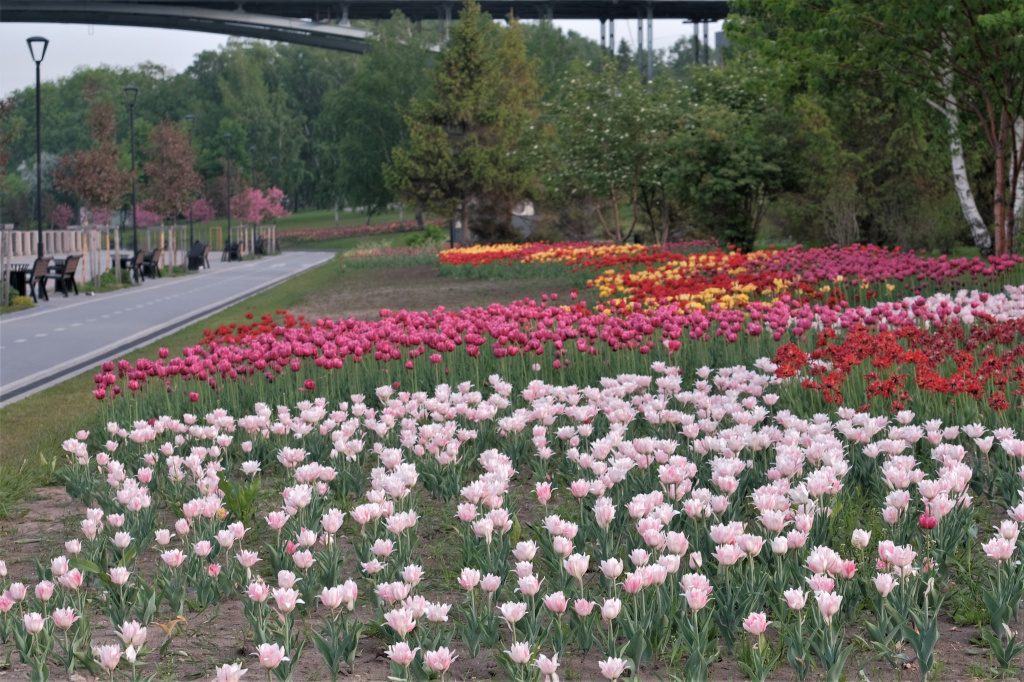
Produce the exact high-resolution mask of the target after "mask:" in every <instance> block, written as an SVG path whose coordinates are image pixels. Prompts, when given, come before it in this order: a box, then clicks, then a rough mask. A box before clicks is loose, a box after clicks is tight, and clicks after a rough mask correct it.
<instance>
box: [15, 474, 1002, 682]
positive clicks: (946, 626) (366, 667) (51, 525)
mask: <svg viewBox="0 0 1024 682" xmlns="http://www.w3.org/2000/svg"><path fill="white" fill-rule="evenodd" d="M436 511H437V512H438V513H447V510H442V509H440V508H439V509H438V510H436ZM84 512H85V508H84V506H83V505H82V504H81V503H79V502H78V501H76V500H74V499H72V498H70V497H69V496H68V495H67V493H66V492H65V491H64V490H63V489H61V488H59V487H56V486H52V487H46V488H40V489H38V490H37V491H36V494H35V496H34V497H33V499H30V500H26V501H24V502H22V503H20V504H19V505H18V508H17V511H16V513H15V514H14V515H13V516H12V518H10V519H7V520H5V521H2V522H0V556H2V557H3V559H4V560H5V561H6V562H7V568H8V572H9V576H8V580H10V581H16V580H20V581H23V582H25V583H27V584H34V583H35V582H36V580H37V577H36V560H39V561H40V562H42V563H43V564H44V565H46V564H48V563H49V560H50V558H51V557H54V556H57V555H59V554H63V553H64V540H65V539H67V538H71V537H76V536H77V535H78V533H77V528H78V523H79V521H80V520H81V519H82V518H83V515H84ZM424 530H425V531H426V532H424V533H423V536H422V537H421V540H420V549H421V551H422V559H423V564H424V567H425V568H426V569H427V574H428V575H435V576H440V574H443V573H444V572H445V570H444V569H445V567H446V566H445V564H450V561H451V553H450V551H446V549H445V547H444V543H443V542H442V539H441V538H440V537H435V534H433V533H431V532H429V531H428V530H427V529H426V527H425V528H424ZM354 564H355V562H354V561H349V562H348V565H349V566H352V565H354ZM447 568H448V569H449V571H450V570H452V569H451V567H450V566H448V567H447ZM442 580H443V579H442ZM435 587H436V588H440V589H441V592H442V596H443V598H444V599H446V600H447V601H450V602H453V603H454V602H457V601H458V600H459V599H460V598H461V595H460V594H459V593H458V592H457V591H450V589H448V590H446V589H444V588H445V585H442V584H436V585H435ZM430 591H431V592H432V593H434V594H436V592H435V591H434V590H430ZM358 611H363V612H364V613H363V614H362V619H364V620H365V619H366V618H368V617H369V616H370V613H369V609H368V607H362V608H361V609H359V610H358ZM358 611H357V614H356V617H357V618H358V617H360V614H359V613H358ZM168 619H169V616H167V615H166V614H160V615H158V616H157V619H156V620H157V622H164V623H165V624H166V621H167V620H168ZM92 624H93V630H94V641H96V642H97V643H110V642H114V641H116V633H115V630H114V627H113V626H112V625H111V624H110V623H109V621H107V620H106V618H105V615H104V614H103V613H102V612H99V611H97V612H96V613H93V614H92ZM847 634H848V636H852V635H853V634H860V635H862V636H863V635H864V633H863V629H862V628H861V627H859V626H858V627H856V628H851V629H850V631H849V632H848V633H847ZM162 641H163V632H162V631H161V630H160V628H159V627H157V626H156V624H155V623H154V624H153V625H152V626H151V627H150V628H149V646H150V647H151V648H153V649H156V648H158V647H159V646H160V644H161V643H162ZM848 641H849V640H848ZM977 642H978V630H977V628H976V627H973V626H960V627H958V626H956V625H955V624H954V623H953V622H952V621H950V620H948V619H944V620H943V621H942V622H941V623H940V638H939V644H938V647H937V653H936V661H937V664H936V666H935V668H934V669H933V673H932V676H931V678H930V679H932V680H950V681H960V680H983V679H995V678H994V677H993V675H992V673H991V671H990V666H991V662H990V660H989V656H988V653H987V650H986V649H985V647H984V646H983V645H982V646H978V644H977ZM454 649H455V650H456V652H457V653H458V654H459V659H458V661H457V662H456V664H455V665H454V666H453V669H452V672H453V673H454V676H451V675H450V676H449V678H448V679H453V680H490V679H503V677H504V676H503V673H502V670H501V668H500V667H499V666H498V664H497V663H496V662H495V661H494V660H493V658H492V656H491V655H490V653H488V652H482V653H481V654H480V655H479V656H478V657H477V658H475V659H471V658H469V656H468V654H467V652H466V650H465V648H464V647H463V646H462V645H461V644H458V643H456V644H455V646H454ZM253 651H254V649H253V645H252V635H251V632H250V629H249V625H248V623H247V622H246V620H245V618H244V616H243V613H242V601H241V599H231V600H228V601H226V602H224V603H222V604H220V605H219V606H218V607H211V608H209V609H207V610H206V611H204V612H202V613H199V614H190V615H189V616H188V624H187V626H186V627H185V628H184V633H181V634H179V635H178V636H176V637H175V639H174V640H173V642H172V644H171V645H170V647H169V652H168V655H167V656H166V657H165V658H164V659H162V660H159V659H158V656H157V653H155V652H153V653H150V654H149V655H148V656H147V658H146V664H145V665H143V666H140V672H144V673H145V674H152V673H155V674H156V675H157V679H161V680H182V679H210V678H211V677H212V675H211V672H212V670H213V668H214V667H216V666H219V665H221V664H224V663H232V662H235V661H245V662H247V665H249V666H250V667H252V666H255V659H253V658H252V656H251V654H252V653H253ZM384 651H385V645H384V643H383V642H381V641H380V640H377V639H374V638H364V639H363V640H362V642H361V645H360V652H359V655H358V657H357V659H356V671H355V673H354V674H351V673H346V674H343V675H342V678H341V679H344V680H346V681H350V682H368V681H378V680H380V681H383V680H386V679H387V678H388V675H389V669H388V660H387V657H386V655H385V653H384ZM11 652H12V643H11V642H8V643H7V644H0V680H5V679H9V680H19V679H26V678H27V673H28V668H27V666H25V665H23V664H21V663H19V662H18V657H17V654H14V655H13V656H11V658H10V660H11V665H10V667H7V668H5V667H3V664H2V661H3V660H6V659H7V658H8V655H9V654H10V653H11ZM906 653H907V654H908V655H909V656H911V657H912V656H913V652H911V651H910V650H909V648H908V649H906ZM562 658H563V660H562V671H561V672H562V678H563V679H566V680H600V679H603V678H602V677H601V674H600V670H599V668H598V665H597V662H598V660H599V659H600V658H601V656H600V654H599V653H598V652H597V650H596V649H592V650H591V651H590V652H589V653H588V654H587V655H586V656H581V655H580V654H579V652H578V651H576V652H570V654H569V655H568V656H563V657H562ZM870 659H871V654H870V652H868V651H867V650H865V649H863V648H859V647H858V648H857V649H855V650H854V652H853V654H852V655H851V656H850V663H849V665H848V669H847V672H846V679H847V680H855V679H867V680H870V681H872V682H874V681H877V680H886V681H888V680H893V681H895V680H904V679H905V680H915V679H918V675H919V673H918V671H917V670H916V666H915V665H914V664H910V665H908V666H906V667H905V668H904V669H903V670H894V669H893V668H891V667H890V666H888V665H887V664H886V663H884V662H882V661H871V660H870ZM1018 665H1020V663H1018ZM862 666H863V668H864V669H863V673H860V672H859V670H860V668H861V667H862ZM260 673H261V671H260V670H258V668H253V669H252V670H251V673H250V677H249V678H248V679H253V680H259V679H261V674H260ZM710 673H711V679H712V680H741V679H744V675H743V673H742V671H741V669H740V667H739V665H738V664H737V661H736V658H735V656H732V655H724V654H723V658H722V659H720V660H719V661H718V662H717V663H715V664H714V666H713V667H712V669H711V671H710ZM816 673H817V674H815V673H812V675H811V676H810V677H809V678H808V679H813V680H816V679H821V675H820V671H816ZM861 674H863V677H862V676H861ZM673 675H675V676H676V679H680V680H682V679H684V678H683V672H682V670H681V668H673V669H668V668H666V666H664V665H663V664H659V665H656V666H644V667H642V668H641V670H640V671H639V679H645V680H655V679H662V680H671V679H673ZM294 678H295V680H296V682H299V681H301V680H323V679H329V677H328V676H327V674H326V671H325V670H324V668H323V667H322V663H321V659H320V655H319V652H317V651H316V649H315V648H313V647H312V646H311V645H308V646H307V649H306V651H305V653H304V654H303V658H302V660H301V661H300V664H299V666H298V667H297V669H296V670H295V675H294ZM50 679H51V680H55V681H57V682H83V681H92V680H94V679H96V678H94V677H92V676H91V675H89V674H88V672H86V671H80V672H76V673H74V674H73V675H71V676H68V675H66V674H65V673H64V672H63V671H62V670H58V669H53V670H52V674H51V677H50ZM769 679H770V680H773V681H783V680H785V681H787V682H788V681H789V680H795V679H796V676H795V675H794V673H793V671H792V670H791V669H790V668H789V667H788V665H785V664H783V665H780V666H779V667H778V668H776V670H775V671H774V672H773V674H772V675H771V676H770V677H769Z"/></svg>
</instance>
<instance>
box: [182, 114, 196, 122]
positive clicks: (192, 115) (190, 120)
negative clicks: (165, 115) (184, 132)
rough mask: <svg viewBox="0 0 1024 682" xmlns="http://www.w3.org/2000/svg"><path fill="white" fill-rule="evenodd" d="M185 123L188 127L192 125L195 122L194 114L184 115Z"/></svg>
mask: <svg viewBox="0 0 1024 682" xmlns="http://www.w3.org/2000/svg"><path fill="white" fill-rule="evenodd" d="M185 121H186V122H187V124H188V125H192V124H194V123H195V122H196V116H195V114H185Z"/></svg>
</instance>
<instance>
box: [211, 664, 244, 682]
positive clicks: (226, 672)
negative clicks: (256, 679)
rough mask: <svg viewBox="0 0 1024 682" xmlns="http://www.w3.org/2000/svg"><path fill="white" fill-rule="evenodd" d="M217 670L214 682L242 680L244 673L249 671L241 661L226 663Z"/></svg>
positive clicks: (239, 681) (236, 681) (238, 681)
mask: <svg viewBox="0 0 1024 682" xmlns="http://www.w3.org/2000/svg"><path fill="white" fill-rule="evenodd" d="M216 670H217V677H216V678H215V681H214V682H241V680H242V675H244V674H245V673H246V672H248V671H247V670H246V669H245V668H243V667H242V664H241V663H225V664H224V665H222V666H220V667H219V668H217V669H216Z"/></svg>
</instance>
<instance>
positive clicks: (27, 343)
mask: <svg viewBox="0 0 1024 682" xmlns="http://www.w3.org/2000/svg"><path fill="white" fill-rule="evenodd" d="M333 256H334V254H333V253H332V252H325V251H291V252H285V253H283V254H281V255H279V256H272V257H266V258H262V259H260V260H252V261H243V262H241V263H221V262H214V263H211V265H212V267H211V268H210V269H209V270H204V271H201V272H199V273H196V274H193V275H189V276H187V277H173V278H172V277H165V278H163V279H157V280H150V279H147V280H146V281H145V282H144V283H143V284H142V285H141V286H138V287H132V288H131V289H127V290H125V291H120V292H117V293H110V294H102V295H98V296H85V295H82V296H75V295H73V294H72V295H71V296H70V297H68V298H64V297H63V296H62V295H60V294H50V300H49V302H46V301H43V302H41V303H40V305H39V306H38V307H37V308H34V309H32V310H27V311H24V312H19V313H11V314H8V315H4V316H3V317H2V318H0V407H2V406H4V405H7V404H9V403H12V402H15V401H16V400H20V399H21V398H24V397H25V396H27V395H31V394H32V393H35V392H36V391H40V390H42V389H44V388H46V387H48V386H51V385H53V384H55V383H58V382H60V381H64V380H65V379H68V378H71V377H73V376H75V375H76V374H78V373H80V372H82V371H84V370H87V369H90V368H92V367H94V366H96V365H97V364H99V363H101V362H103V361H105V360H110V359H115V358H117V357H119V356H121V355H123V354H124V353H126V352H128V351H130V350H131V349H133V348H138V347H140V346H144V345H146V344H148V343H152V342H153V341H154V340H156V339H158V338H160V337H162V336H166V335H167V334H170V333H173V332H174V331H177V330H178V329H182V328H184V327H186V326H188V325H190V324H192V323H194V322H196V321H197V320H200V319H202V318H204V317H206V316H208V315H211V314H212V313H215V312H217V311H218V310H223V309H224V308H227V307H228V306H231V305H234V304H235V303H238V302H239V301H241V300H243V299H246V298H248V297H250V296H252V295H254V294H257V293H259V292H260V291H263V290H264V289H268V288H270V287H272V286H274V285H275V284H279V283H281V282H283V281H285V280H286V279H289V278H291V277H294V276H295V275H297V274H299V273H300V272H303V271H305V270H308V269H310V268H313V267H315V266H317V265H320V264H321V263H324V262H326V261H328V260H330V259H331V258H332V257H333Z"/></svg>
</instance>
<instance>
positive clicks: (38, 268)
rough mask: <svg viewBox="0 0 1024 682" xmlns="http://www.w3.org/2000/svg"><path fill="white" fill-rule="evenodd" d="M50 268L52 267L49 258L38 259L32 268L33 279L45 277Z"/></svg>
mask: <svg viewBox="0 0 1024 682" xmlns="http://www.w3.org/2000/svg"><path fill="white" fill-rule="evenodd" d="M48 267H50V259H49V258H36V262H35V264H34V265H33V266H32V279H36V278H38V277H43V276H45V275H46V269H47V268H48Z"/></svg>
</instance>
